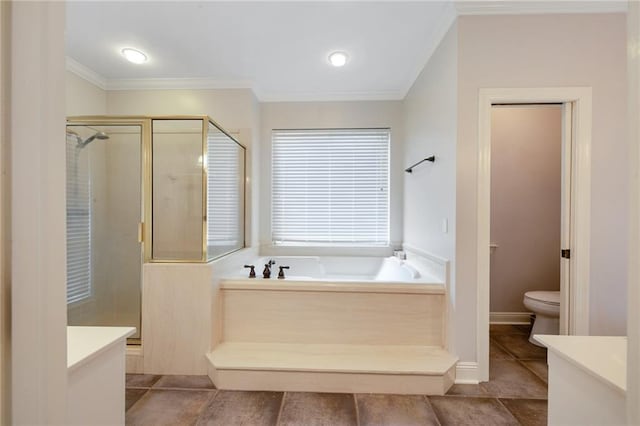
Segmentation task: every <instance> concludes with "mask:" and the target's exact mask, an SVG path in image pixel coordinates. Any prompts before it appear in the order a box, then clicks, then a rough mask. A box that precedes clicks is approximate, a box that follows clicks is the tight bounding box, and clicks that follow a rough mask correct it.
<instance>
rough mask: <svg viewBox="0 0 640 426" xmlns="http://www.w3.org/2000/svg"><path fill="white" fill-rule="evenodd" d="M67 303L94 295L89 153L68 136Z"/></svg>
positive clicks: (72, 135)
mask: <svg viewBox="0 0 640 426" xmlns="http://www.w3.org/2000/svg"><path fill="white" fill-rule="evenodd" d="M66 153H67V303H73V302H78V301H80V300H83V299H86V298H88V297H90V296H91V180H90V179H89V153H88V151H87V150H86V149H82V148H79V147H78V140H77V137H76V136H75V135H74V134H68V135H67V142H66Z"/></svg>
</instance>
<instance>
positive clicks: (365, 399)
mask: <svg viewBox="0 0 640 426" xmlns="http://www.w3.org/2000/svg"><path fill="white" fill-rule="evenodd" d="M490 336H491V337H490V343H491V345H490V373H489V375H490V380H489V381H488V382H486V383H481V384H479V385H454V386H453V387H452V388H451V390H450V391H449V392H448V393H447V395H445V396H421V395H376V394H355V395H354V394H328V393H304V392H243V391H224V390H217V389H215V387H214V386H213V384H212V383H211V381H210V380H209V378H208V377H207V376H155V375H143V374H129V375H127V391H126V396H127V400H126V410H127V412H126V423H127V424H128V425H153V426H159V425H171V426H178V425H197V426H201V425H224V426H233V425H246V426H262V425H264V426H268V425H269V426H274V425H279V426H294V425H304V426H315V425H318V426H320V425H326V426H340V425H361V426H369V425H371V426H373V425H376V426H383V425H393V426H409V425H441V426H447V425H461V426H464V425H483V426H484V425H525V426H537V425H545V424H546V419H547V362H546V350H545V349H541V348H538V347H537V346H534V345H532V344H531V343H529V342H528V340H527V339H528V327H525V326H511V325H492V326H491V335H490Z"/></svg>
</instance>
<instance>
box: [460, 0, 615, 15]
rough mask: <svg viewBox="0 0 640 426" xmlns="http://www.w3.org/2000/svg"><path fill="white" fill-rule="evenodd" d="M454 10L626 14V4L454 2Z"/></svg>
mask: <svg viewBox="0 0 640 426" xmlns="http://www.w3.org/2000/svg"><path fill="white" fill-rule="evenodd" d="M455 9H456V12H457V14H458V15H459V16H463V15H533V14H552V13H556V14H562V13H626V12H627V2H626V1H621V0H604V1H581V0H562V1H545V0H542V1H530V0H522V1H521V0H494V1H484V0H466V1H456V2H455Z"/></svg>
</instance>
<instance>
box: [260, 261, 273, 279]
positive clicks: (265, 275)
mask: <svg viewBox="0 0 640 426" xmlns="http://www.w3.org/2000/svg"><path fill="white" fill-rule="evenodd" d="M262 278H271V262H269V263H265V265H264V270H263V271H262Z"/></svg>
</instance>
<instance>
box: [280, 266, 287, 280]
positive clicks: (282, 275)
mask: <svg viewBox="0 0 640 426" xmlns="http://www.w3.org/2000/svg"><path fill="white" fill-rule="evenodd" d="M278 267H279V268H280V272H278V279H279V280H283V279H284V269H289V267H288V266H278Z"/></svg>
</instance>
